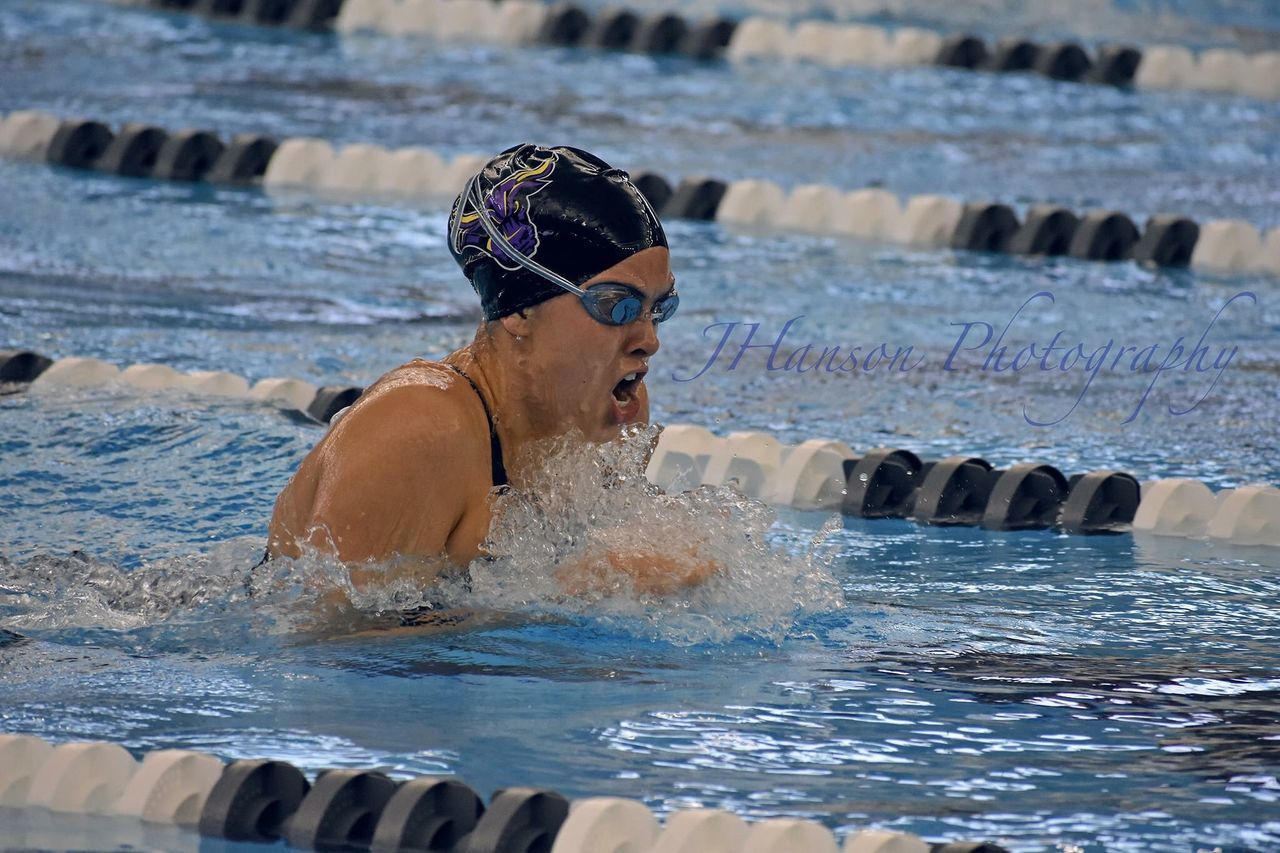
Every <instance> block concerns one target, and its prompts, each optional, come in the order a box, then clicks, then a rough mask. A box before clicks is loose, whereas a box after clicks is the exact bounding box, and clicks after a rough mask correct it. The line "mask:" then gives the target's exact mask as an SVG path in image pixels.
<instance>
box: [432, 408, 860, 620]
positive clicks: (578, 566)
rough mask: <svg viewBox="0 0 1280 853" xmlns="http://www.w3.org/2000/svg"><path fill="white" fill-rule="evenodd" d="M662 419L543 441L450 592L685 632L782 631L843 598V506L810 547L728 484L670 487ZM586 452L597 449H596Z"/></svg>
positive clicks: (455, 597)
mask: <svg viewBox="0 0 1280 853" xmlns="http://www.w3.org/2000/svg"><path fill="white" fill-rule="evenodd" d="M659 433H660V427H657V426H650V427H628V428H627V429H626V430H625V431H624V433H623V436H622V439H621V440H620V441H616V442H610V443H608V444H603V445H593V444H586V443H583V442H581V441H580V440H578V439H577V438H576V437H573V436H563V437H560V438H557V439H554V440H550V441H546V442H543V443H541V444H540V445H538V446H537V447H536V448H534V450H533V452H532V454H531V456H530V457H529V458H531V459H533V460H534V461H533V462H532V463H531V464H530V465H529V466H528V468H526V469H525V470H531V471H532V478H531V482H529V483H528V484H527V487H526V488H524V489H513V490H511V491H509V492H507V493H506V494H503V495H500V496H498V497H497V499H496V501H495V505H494V518H493V523H492V525H491V527H490V531H489V538H488V540H487V541H486V543H485V549H486V550H487V552H488V553H489V554H491V555H493V557H492V558H490V559H482V560H477V561H475V562H474V563H472V565H471V566H470V571H469V576H470V577H469V583H467V584H465V585H464V584H463V583H462V582H458V581H455V582H451V583H445V584H443V589H442V592H443V599H444V601H446V602H448V603H450V604H456V605H461V604H464V603H465V604H466V605H468V606H471V607H488V608H493V609H498V610H518V611H523V612H535V613H544V614H550V615H585V616H589V617H590V618H592V619H596V620H600V621H603V622H605V623H607V624H610V625H613V626H616V627H619V628H621V629H623V630H627V631H631V632H637V631H638V632H640V633H642V634H645V635H648V636H651V637H654V638H659V639H663V640H667V641H670V642H675V643H698V642H721V641H725V640H729V639H732V638H734V637H742V636H745V637H751V638H756V639H763V640H767V641H770V642H779V641H781V640H782V639H783V638H784V637H785V636H786V635H787V633H788V631H789V630H790V629H791V628H792V627H793V626H794V625H795V624H796V622H797V620H798V619H799V618H800V617H802V616H803V615H804V614H806V613H817V612H827V611H832V610H836V609H838V608H840V607H841V606H842V604H843V597H842V594H841V591H840V587H839V584H838V583H837V582H836V580H835V578H834V577H833V576H832V573H831V571H830V565H831V563H832V562H833V561H834V557H835V555H834V553H833V552H832V551H831V550H830V549H828V548H824V547H823V543H824V541H825V540H826V539H827V537H828V536H829V535H830V533H831V531H832V530H834V529H836V528H838V527H839V526H840V519H839V517H838V516H834V517H833V518H832V519H831V520H830V521H829V522H828V524H827V525H825V526H824V527H823V528H822V530H821V531H819V533H818V534H817V535H816V536H815V537H814V538H813V540H812V542H810V543H809V545H808V547H806V548H803V549H801V551H800V552H799V553H788V552H787V551H786V550H784V549H781V548H778V547H776V546H774V545H771V544H770V542H769V530H770V527H771V525H772V524H773V522H774V519H775V513H774V511H773V510H772V509H770V508H769V507H768V506H766V505H765V504H763V503H760V502H759V501H755V500H752V499H750V498H746V497H743V496H742V495H741V494H739V493H737V492H735V491H733V490H731V489H728V488H723V487H710V486H701V487H698V488H696V489H693V490H691V491H686V492H683V493H680V494H671V495H668V494H664V493H663V492H662V491H661V490H660V489H658V488H657V487H656V486H654V485H652V484H651V483H649V481H648V480H647V479H646V477H645V467H646V464H647V462H648V458H649V454H650V452H651V449H652V447H653V446H654V445H655V444H656V441H657V437H658V435H659ZM584 451H585V452H584Z"/></svg>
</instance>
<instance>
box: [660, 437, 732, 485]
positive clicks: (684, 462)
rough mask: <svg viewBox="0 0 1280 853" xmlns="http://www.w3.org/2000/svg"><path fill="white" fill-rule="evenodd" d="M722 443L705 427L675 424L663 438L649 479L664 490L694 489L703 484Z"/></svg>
mask: <svg viewBox="0 0 1280 853" xmlns="http://www.w3.org/2000/svg"><path fill="white" fill-rule="evenodd" d="M722 441H723V439H720V438H717V437H716V436H715V435H713V434H712V433H711V431H710V430H708V429H706V428H704V427H700V426H695V425H693V424H672V425H671V426H668V427H666V428H664V429H663V430H662V433H661V434H660V435H659V437H658V446H657V447H655V448H654V450H653V455H652V456H650V457H649V465H648V467H647V468H646V469H645V476H646V477H647V478H648V480H649V482H650V483H653V484H654V485H656V486H658V487H659V488H660V489H662V490H663V491H671V489H672V488H673V487H674V488H683V489H689V488H693V487H694V486H697V485H698V484H700V483H702V482H703V479H704V474H705V473H706V470H707V464H708V463H709V462H710V460H711V456H712V454H713V453H714V452H715V450H716V448H717V447H718V446H719V445H720V443H721V442H722Z"/></svg>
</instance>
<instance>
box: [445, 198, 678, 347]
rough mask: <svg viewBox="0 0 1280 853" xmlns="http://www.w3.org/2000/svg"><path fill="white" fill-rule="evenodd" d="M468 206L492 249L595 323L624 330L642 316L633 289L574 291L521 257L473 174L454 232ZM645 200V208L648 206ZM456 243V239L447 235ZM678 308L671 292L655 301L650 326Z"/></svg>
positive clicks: (612, 285)
mask: <svg viewBox="0 0 1280 853" xmlns="http://www.w3.org/2000/svg"><path fill="white" fill-rule="evenodd" d="M468 203H469V204H470V205H471V206H472V208H473V209H474V210H475V212H476V218H477V219H478V220H479V222H480V227H481V228H483V229H484V232H485V233H486V234H488V235H489V239H490V240H491V241H492V242H493V244H494V245H495V246H497V247H498V248H500V249H501V250H502V252H503V254H505V255H506V256H507V257H509V258H511V259H512V260H514V261H515V262H516V263H518V264H519V265H520V266H522V267H524V268H525V269H527V270H529V271H530V272H532V273H535V274H537V275H540V276H542V277H543V278H545V279H547V280H548V281H550V282H552V283H554V284H558V285H559V286H560V287H563V288H564V289H565V290H567V291H569V292H570V293H572V294H574V295H576V296H577V297H578V299H579V300H581V302H582V307H583V308H585V309H586V310H587V313H588V314H590V315H591V317H592V319H594V320H595V321H596V322H598V323H603V324H604V325H606V326H625V325H627V324H628V323H633V322H635V321H636V320H638V319H640V317H641V316H643V314H644V300H645V295H644V293H643V292H642V291H641V290H640V289H639V288H637V287H633V286H632V285H629V284H623V283H621V282H613V281H609V282H600V283H599V284H593V285H592V286H591V287H589V288H587V289H585V290H584V289H583V288H581V287H578V286H577V285H576V284H574V283H573V282H571V281H569V279H567V278H565V277H564V276H562V275H560V274H559V273H556V272H553V271H552V270H549V269H547V268H546V267H544V266H543V265H542V264H540V263H538V262H537V261H535V260H534V259H533V258H530V257H529V256H528V255H525V254H524V253H523V252H521V251H520V250H519V249H517V248H516V247H515V246H512V245H511V243H510V241H508V240H507V238H506V237H505V236H504V235H503V234H502V231H501V230H500V229H499V228H498V226H497V225H495V224H494V223H493V222H492V221H490V219H489V211H488V209H487V206H486V205H485V203H484V198H483V197H482V196H481V194H480V174H479V173H476V174H474V175H472V176H471V179H470V180H469V181H467V187H466V189H465V190H463V191H462V201H461V202H459V207H458V217H457V222H458V224H457V226H456V228H457V230H461V228H462V213H463V211H464V210H465V208H466V206H467V204H468ZM648 203H649V202H648V199H645V204H648ZM451 236H452V238H453V239H454V240H457V237H458V235H457V234H456V233H455V234H453V235H451ZM678 307H680V294H678V293H676V291H675V289H674V288H672V289H671V291H669V292H668V293H667V294H666V295H665V296H662V297H660V298H658V299H657V300H656V301H655V302H654V303H653V307H652V308H650V309H649V314H650V316H652V317H653V322H655V323H661V322H663V321H665V320H669V319H671V315H673V314H675V313H676V309H677V308H678Z"/></svg>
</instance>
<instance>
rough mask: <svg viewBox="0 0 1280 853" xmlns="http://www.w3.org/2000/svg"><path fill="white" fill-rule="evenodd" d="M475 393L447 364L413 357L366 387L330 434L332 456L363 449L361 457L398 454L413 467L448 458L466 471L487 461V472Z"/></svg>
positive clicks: (485, 436) (484, 438)
mask: <svg viewBox="0 0 1280 853" xmlns="http://www.w3.org/2000/svg"><path fill="white" fill-rule="evenodd" d="M474 395H475V392H474V391H472V389H471V388H470V386H469V385H468V383H467V381H466V380H465V379H463V378H462V377H461V376H460V375H459V374H458V373H457V372H455V371H454V370H452V369H450V368H449V367H448V366H446V365H444V364H442V363H440V362H434V361H426V360H425V359H414V360H413V361H410V362H407V363H405V364H402V365H400V366H399V367H397V368H394V369H393V370H390V371H388V372H387V373H385V374H383V375H382V376H381V377H380V378H379V379H378V380H377V381H376V382H374V383H373V384H372V385H370V386H369V387H368V388H367V389H365V392H364V393H363V394H362V395H361V396H360V399H359V400H358V401H357V402H356V403H355V405H353V406H352V407H351V409H350V411H348V412H347V413H346V415H344V416H343V418H342V419H341V420H340V421H339V422H338V423H337V425H335V426H334V427H333V429H332V430H331V432H330V435H329V436H328V437H327V443H328V444H329V445H330V447H329V448H328V453H331V454H341V455H346V454H347V453H350V452H352V451H353V448H354V447H359V448H360V451H357V452H358V453H359V455H361V456H365V455H368V454H370V453H376V454H378V455H391V456H400V457H402V458H403V459H404V460H405V462H406V463H407V464H409V465H410V466H411V467H416V466H414V463H415V462H423V461H429V460H434V462H435V463H436V464H433V466H432V467H434V468H439V467H441V466H442V465H445V463H447V461H448V460H447V459H444V458H442V457H444V456H449V457H452V458H453V460H454V461H455V462H458V463H462V464H463V465H464V466H465V467H467V468H470V467H473V466H474V465H476V464H479V463H484V465H483V466H482V467H484V470H487V465H488V456H487V454H488V425H487V424H485V423H478V422H477V418H476V415H475V412H474V411H472V408H473V403H474V401H473V400H471V399H470V398H471V397H474ZM480 420H481V421H483V417H481V418H480ZM471 457H475V458H474V459H473V458H471Z"/></svg>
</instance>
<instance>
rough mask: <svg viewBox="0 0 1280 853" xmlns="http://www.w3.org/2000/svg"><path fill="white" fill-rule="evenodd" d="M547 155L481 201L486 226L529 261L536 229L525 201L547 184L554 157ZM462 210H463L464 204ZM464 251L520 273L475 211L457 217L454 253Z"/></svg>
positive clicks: (553, 168) (508, 179)
mask: <svg viewBox="0 0 1280 853" xmlns="http://www.w3.org/2000/svg"><path fill="white" fill-rule="evenodd" d="M549 153H550V156H549V157H547V158H546V159H544V160H542V161H541V162H539V163H538V164H537V165H536V166H530V167H529V168H526V169H520V170H519V171H516V172H514V173H512V174H511V175H509V176H508V177H506V178H504V179H503V180H501V181H499V182H498V183H496V184H494V185H493V187H492V188H490V190H489V192H488V193H487V194H486V195H485V197H484V207H485V213H486V215H487V218H488V220H489V222H490V223H491V224H493V225H495V226H497V228H498V231H499V232H500V233H501V234H502V236H503V237H505V238H506V239H507V242H508V243H510V244H511V247H512V248H513V249H515V250H516V251H517V252H521V253H523V254H524V255H525V256H526V257H529V258H532V257H533V256H534V254H536V253H537V251H538V241H539V238H538V229H537V227H536V226H535V224H534V222H533V219H532V217H531V216H530V214H529V202H528V199H529V196H531V195H533V194H534V193H537V192H539V191H540V190H541V189H542V188H543V187H545V186H547V185H548V184H550V183H551V173H552V172H553V171H555V167H556V154H555V152H554V151H553V152H549ZM462 207H463V208H464V209H465V207H466V200H464V201H463V204H462ZM466 247H472V248H476V249H479V250H480V251H481V252H483V253H484V254H486V255H488V256H489V257H491V258H493V260H494V262H495V263H497V264H498V266H500V267H502V268H503V269H506V270H517V269H520V263H519V262H518V261H516V260H515V259H514V258H512V257H510V256H509V255H507V253H506V252H504V251H503V249H502V247H501V246H495V245H494V244H493V240H492V239H490V237H489V235H488V234H486V233H485V230H484V227H483V226H482V225H481V224H480V212H479V211H477V210H472V211H471V212H470V213H462V214H461V215H460V216H459V217H458V230H457V232H456V233H455V235H454V251H455V252H457V253H459V254H461V253H462V250H463V249H464V248H466Z"/></svg>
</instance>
